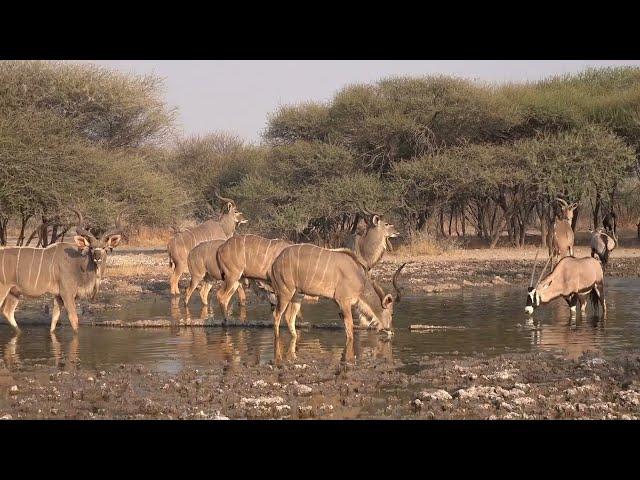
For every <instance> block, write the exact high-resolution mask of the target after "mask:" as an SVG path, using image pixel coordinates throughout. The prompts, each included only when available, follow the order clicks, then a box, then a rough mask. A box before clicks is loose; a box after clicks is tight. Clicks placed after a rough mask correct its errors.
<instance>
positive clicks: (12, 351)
mask: <svg viewBox="0 0 640 480" xmlns="http://www.w3.org/2000/svg"><path fill="white" fill-rule="evenodd" d="M21 338H24V337H23V336H22V335H20V334H16V335H14V336H13V337H12V338H11V339H10V340H9V341H8V342H7V343H6V344H5V346H4V351H3V358H4V363H5V365H6V366H7V367H9V368H16V367H19V366H20V365H21V360H20V340H21ZM50 339H51V356H52V358H53V362H54V366H55V367H56V368H59V367H64V369H65V370H73V369H75V368H76V366H77V365H78V360H79V351H80V340H79V338H78V335H73V336H72V337H71V339H70V340H69V342H68V344H67V345H66V349H65V348H64V346H63V344H62V343H61V342H60V340H59V339H58V337H57V336H56V334H55V333H54V332H51V333H50ZM65 350H66V351H65Z"/></svg>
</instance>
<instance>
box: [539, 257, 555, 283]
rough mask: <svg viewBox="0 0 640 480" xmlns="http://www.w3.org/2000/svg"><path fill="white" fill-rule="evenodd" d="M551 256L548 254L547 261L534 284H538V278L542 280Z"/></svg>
mask: <svg viewBox="0 0 640 480" xmlns="http://www.w3.org/2000/svg"><path fill="white" fill-rule="evenodd" d="M551 258H552V257H551V256H549V258H548V259H547V263H545V264H544V268H543V269H542V271H541V272H540V276H539V277H538V281H537V282H536V286H538V285H539V284H540V280H542V277H543V276H544V272H545V271H546V270H547V266H548V265H549V262H550V261H551Z"/></svg>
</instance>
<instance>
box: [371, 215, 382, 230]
mask: <svg viewBox="0 0 640 480" xmlns="http://www.w3.org/2000/svg"><path fill="white" fill-rule="evenodd" d="M371 223H373V224H374V225H375V226H376V227H377V226H378V224H379V223H380V217H379V216H378V215H374V216H373V217H371Z"/></svg>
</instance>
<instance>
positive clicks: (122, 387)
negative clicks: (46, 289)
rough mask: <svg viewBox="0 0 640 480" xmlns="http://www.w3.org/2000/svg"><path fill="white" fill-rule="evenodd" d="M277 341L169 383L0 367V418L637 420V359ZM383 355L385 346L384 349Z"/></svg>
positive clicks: (127, 369) (131, 372) (67, 368)
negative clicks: (421, 353)
mask: <svg viewBox="0 0 640 480" xmlns="http://www.w3.org/2000/svg"><path fill="white" fill-rule="evenodd" d="M286 343H287V340H285V339H282V338H281V342H280V345H279V346H278V347H277V349H276V351H277V355H276V358H275V359H274V360H273V361H272V362H270V363H268V364H263V365H259V364H256V365H252V364H250V363H247V362H243V363H239V364H234V363H233V362H225V363H221V364H219V365H217V366H214V367H211V368H206V369H194V368H185V369H183V370H182V371H181V372H180V373H178V374H173V375H172V374H166V373H157V372H153V371H150V370H148V369H147V368H146V367H144V366H142V365H125V364H122V365H120V366H119V367H118V368H111V369H104V370H92V369H83V368H79V367H76V366H75V365H74V364H73V362H67V363H65V362H62V363H61V364H59V365H57V366H50V365H45V364H38V363H34V364H30V365H23V366H21V367H20V368H18V369H16V370H13V371H9V370H8V369H7V368H6V366H5V365H4V364H2V363H1V362H0V418H3V419H26V418H59V419H99V418H102V419H108V418H114V419H310V418H314V419H360V418H371V419H637V418H640V355H637V354H633V355H632V354H627V355H620V356H615V357H611V358H603V357H600V356H594V355H589V354H586V355H583V356H581V357H580V358H578V359H575V360H571V359H567V358H565V357H564V356H562V355H554V354H550V353H531V354H508V355H500V356H495V357H485V356H482V355H480V356H474V357H459V358H447V357H442V356H435V355H434V356H425V357H423V358H422V360H421V361H420V362H419V364H418V365H412V366H410V367H409V366H405V365H402V364H399V363H398V362H395V361H393V360H390V359H388V358H385V355H384V351H380V352H378V353H372V352H367V351H365V352H364V354H363V355H362V356H360V357H358V356H357V355H356V356H355V357H352V358H350V355H353V352H349V351H348V350H349V348H348V347H345V351H344V352H343V356H342V358H317V357H316V356H313V357H307V356H305V355H304V354H299V355H297V354H295V353H294V352H295V346H294V347H291V345H286ZM383 350H384V348H383Z"/></svg>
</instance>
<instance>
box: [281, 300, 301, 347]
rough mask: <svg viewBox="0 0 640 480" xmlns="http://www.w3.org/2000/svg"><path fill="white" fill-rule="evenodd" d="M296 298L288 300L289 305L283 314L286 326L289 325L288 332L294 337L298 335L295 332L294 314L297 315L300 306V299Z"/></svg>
mask: <svg viewBox="0 0 640 480" xmlns="http://www.w3.org/2000/svg"><path fill="white" fill-rule="evenodd" d="M297 300H298V299H295V300H294V301H292V302H289V306H288V307H287V310H286V312H285V314H284V319H285V320H286V322H287V326H288V327H289V332H290V333H291V336H292V337H293V338H296V337H297V336H298V334H297V332H296V316H297V315H298V312H299V311H300V307H301V306H302V303H301V302H302V300H300V301H297Z"/></svg>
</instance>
